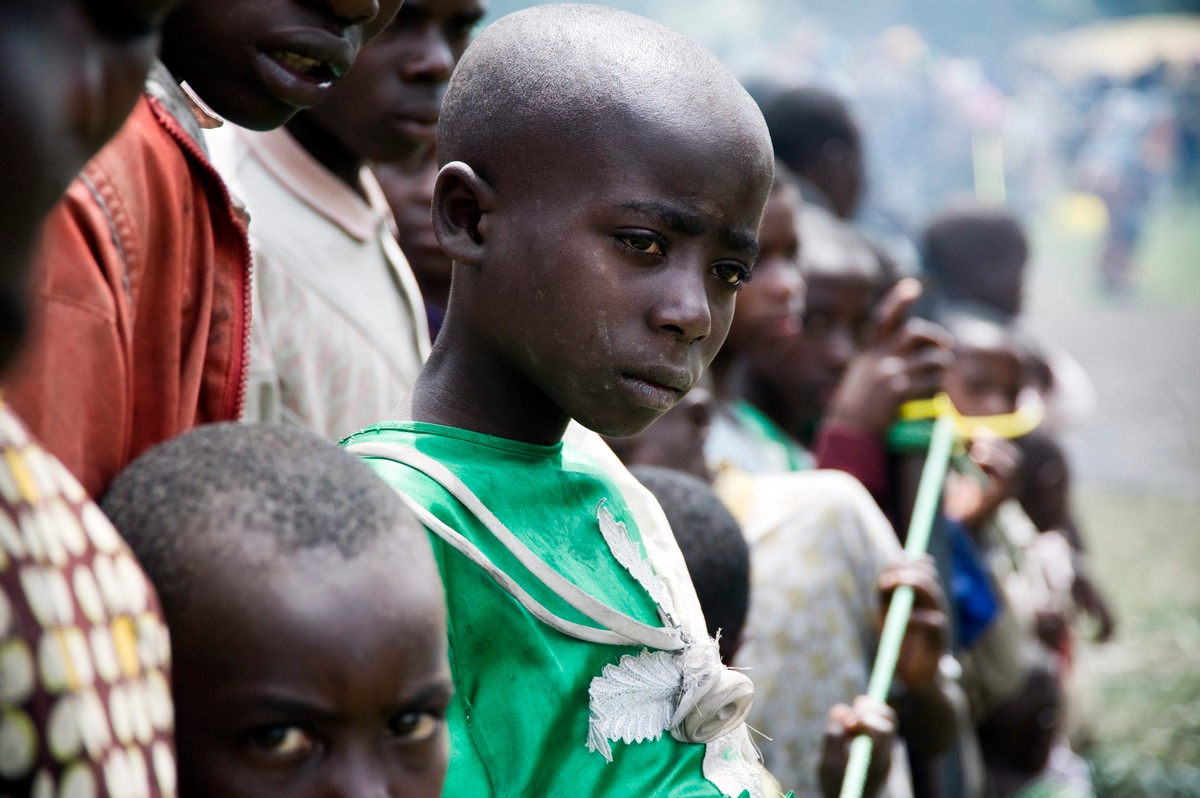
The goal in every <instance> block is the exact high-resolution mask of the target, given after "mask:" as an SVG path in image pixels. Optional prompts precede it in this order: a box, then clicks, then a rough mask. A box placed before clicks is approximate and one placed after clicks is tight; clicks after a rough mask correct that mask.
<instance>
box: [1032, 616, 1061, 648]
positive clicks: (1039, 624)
mask: <svg viewBox="0 0 1200 798" xmlns="http://www.w3.org/2000/svg"><path fill="white" fill-rule="evenodd" d="M1034 621H1035V625H1034V629H1035V630H1036V631H1037V636H1038V640H1041V641H1042V644H1043V645H1044V646H1046V648H1048V649H1050V650H1051V651H1062V650H1063V649H1064V647H1065V646H1066V643H1067V629H1068V623H1067V617H1066V616H1065V615H1063V613H1061V612H1059V611H1058V610H1051V609H1039V610H1037V611H1035V613H1034Z"/></svg>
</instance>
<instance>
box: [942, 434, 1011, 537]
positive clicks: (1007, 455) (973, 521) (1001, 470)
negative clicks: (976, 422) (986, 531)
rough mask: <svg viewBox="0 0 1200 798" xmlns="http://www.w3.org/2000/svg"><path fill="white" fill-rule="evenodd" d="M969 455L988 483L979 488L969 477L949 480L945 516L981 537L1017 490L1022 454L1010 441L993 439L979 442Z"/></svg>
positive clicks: (982, 439)
mask: <svg viewBox="0 0 1200 798" xmlns="http://www.w3.org/2000/svg"><path fill="white" fill-rule="evenodd" d="M968 454H969V455H970V457H971V460H972V461H973V462H974V463H975V465H976V466H978V467H979V470H980V471H982V472H983V474H984V476H986V477H987V481H986V483H984V484H983V485H980V484H979V483H978V482H977V481H976V480H974V479H971V478H969V477H962V478H957V479H953V480H950V479H948V480H947V481H946V503H945V512H946V516H947V517H948V518H951V519H953V520H955V521H959V522H961V523H962V524H963V526H965V527H966V528H967V529H968V530H969V531H970V532H971V533H972V534H978V533H979V531H980V529H981V528H982V527H983V525H984V524H985V523H987V521H988V519H990V518H991V517H992V514H993V513H995V512H996V509H997V508H998V507H999V506H1000V505H1001V504H1002V503H1003V502H1004V500H1005V499H1007V498H1009V497H1011V496H1012V495H1013V492H1014V491H1015V490H1016V487H1017V480H1018V477H1019V476H1020V470H1021V450H1020V449H1018V448H1017V447H1016V445H1015V444H1013V443H1012V442H1011V441H1007V440H1004V439H1003V438H995V437H990V438H979V439H977V440H976V441H975V442H974V443H972V444H971V448H970V449H969V451H968Z"/></svg>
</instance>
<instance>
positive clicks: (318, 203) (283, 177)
mask: <svg viewBox="0 0 1200 798" xmlns="http://www.w3.org/2000/svg"><path fill="white" fill-rule="evenodd" d="M239 132H241V131H239ZM244 138H245V140H246V143H247V146H248V147H249V149H250V151H251V152H252V153H253V155H254V157H255V158H256V159H257V160H258V161H259V162H260V163H261V164H262V166H263V168H265V169H266V170H267V171H268V172H270V173H271V175H272V176H273V177H274V178H275V179H276V180H278V181H279V183H280V184H281V185H283V186H284V188H286V189H287V190H288V191H290V192H291V193H292V194H294V195H295V196H296V197H298V198H299V199H300V200H301V201H302V202H303V203H304V204H305V205H307V206H309V207H310V208H312V209H313V210H314V211H316V212H317V213H319V214H320V215H321V216H324V217H325V218H326V219H328V220H329V221H330V222H332V223H333V224H334V225H336V226H337V227H339V228H341V230H342V231H343V232H345V233H346V234H347V235H349V236H351V237H352V238H354V239H355V240H357V241H360V242H365V241H368V240H370V239H372V238H375V237H377V236H378V235H379V232H380V226H381V225H386V224H388V222H389V221H390V219H391V211H390V210H389V209H388V206H387V200H386V199H385V198H384V195H383V190H382V189H381V188H380V187H379V183H378V181H376V180H375V177H374V175H372V174H371V171H370V169H368V168H367V167H364V168H363V170H362V172H361V173H360V175H359V179H360V181H361V182H362V184H363V186H364V189H365V193H366V196H367V199H366V200H364V199H363V198H362V197H361V196H359V195H358V193H357V192H356V191H354V189H352V188H350V187H349V186H348V185H346V184H345V183H344V182H343V181H342V180H341V178H339V177H338V176H337V175H335V174H334V173H333V172H331V171H329V170H328V169H326V168H325V167H324V166H323V165H322V164H321V163H320V162H319V161H318V160H317V159H316V158H314V157H313V156H312V155H310V154H309V152H308V151H307V150H306V149H304V148H303V147H302V146H300V143H299V142H298V141H296V139H295V138H293V137H292V135H291V134H290V133H288V132H287V130H285V129H283V128H280V129H279V130H270V131H265V132H261V133H248V134H246V135H245V136H244Z"/></svg>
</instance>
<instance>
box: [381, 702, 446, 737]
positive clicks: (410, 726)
mask: <svg viewBox="0 0 1200 798" xmlns="http://www.w3.org/2000/svg"><path fill="white" fill-rule="evenodd" d="M441 725H442V718H441V716H440V715H439V714H437V713H435V712H431V711H429V710H414V711H412V712H401V713H400V714H399V715H397V716H396V717H394V718H393V719H392V733H393V734H395V735H396V736H397V737H399V738H400V739H402V740H404V741H405V742H412V743H419V742H423V741H425V740H428V739H429V738H430V737H432V736H433V735H435V734H436V733H437V730H438V729H439V728H441Z"/></svg>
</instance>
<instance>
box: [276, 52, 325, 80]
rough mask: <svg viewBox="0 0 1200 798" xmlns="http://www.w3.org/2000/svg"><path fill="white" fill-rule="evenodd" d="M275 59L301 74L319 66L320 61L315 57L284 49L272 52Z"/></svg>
mask: <svg viewBox="0 0 1200 798" xmlns="http://www.w3.org/2000/svg"><path fill="white" fill-rule="evenodd" d="M273 55H274V57H275V60H276V61H278V62H279V63H281V64H283V65H284V66H285V67H288V68H289V69H292V70H294V71H296V72H299V73H300V74H301V75H307V74H308V73H309V72H311V71H313V70H314V69H316V68H317V67H319V66H321V63H322V62H321V61H318V60H317V59H315V58H309V57H308V56H306V55H300V54H299V53H292V52H288V51H286V50H276V51H275V52H274V53H273Z"/></svg>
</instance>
